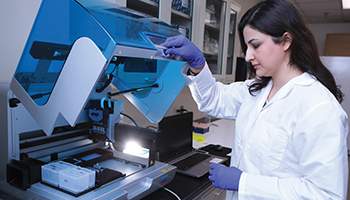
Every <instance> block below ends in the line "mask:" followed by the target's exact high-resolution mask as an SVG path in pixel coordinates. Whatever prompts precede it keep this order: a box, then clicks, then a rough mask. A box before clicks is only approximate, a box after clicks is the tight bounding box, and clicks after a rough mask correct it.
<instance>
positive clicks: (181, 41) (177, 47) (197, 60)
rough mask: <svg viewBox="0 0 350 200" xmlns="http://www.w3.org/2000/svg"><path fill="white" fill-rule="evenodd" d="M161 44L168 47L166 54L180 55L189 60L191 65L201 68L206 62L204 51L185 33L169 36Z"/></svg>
mask: <svg viewBox="0 0 350 200" xmlns="http://www.w3.org/2000/svg"><path fill="white" fill-rule="evenodd" d="M160 45H161V46H164V47H167V48H168V49H165V50H164V54H166V55H167V54H169V55H171V56H172V55H178V56H180V57H182V58H184V59H185V60H187V62H188V64H189V65H190V66H191V67H194V68H200V67H202V66H203V65H204V63H205V58H204V56H203V54H202V52H201V51H200V50H199V49H198V48H197V47H196V45H194V44H193V43H192V42H191V41H190V40H189V39H187V38H186V37H185V36H184V35H181V34H180V35H177V36H173V37H169V38H167V39H166V40H165V42H164V43H163V44H160Z"/></svg>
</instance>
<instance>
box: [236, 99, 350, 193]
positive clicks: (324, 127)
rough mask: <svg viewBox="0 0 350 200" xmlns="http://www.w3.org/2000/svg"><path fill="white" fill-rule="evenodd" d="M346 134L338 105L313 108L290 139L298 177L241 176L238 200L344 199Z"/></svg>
mask: <svg viewBox="0 0 350 200" xmlns="http://www.w3.org/2000/svg"><path fill="white" fill-rule="evenodd" d="M347 134H348V125H347V115H346V114H345V112H344V111H343V110H342V109H341V108H340V106H339V104H337V103H334V102H333V103H332V102H326V103H322V104H319V105H317V106H315V107H313V108H312V109H311V110H310V111H308V112H307V113H306V114H305V115H304V116H303V117H302V118H301V119H300V120H299V122H298V124H297V126H296V128H295V131H294V133H293V135H292V137H293V138H292V140H291V143H292V146H293V148H294V151H295V154H296V156H297V158H298V159H299V169H298V171H299V172H300V177H298V178H277V177H268V176H261V175H252V174H248V173H243V174H242V176H241V179H240V183H239V192H238V196H239V199H346V195H347V184H348V182H347V180H348V156H347V145H346V137H347Z"/></svg>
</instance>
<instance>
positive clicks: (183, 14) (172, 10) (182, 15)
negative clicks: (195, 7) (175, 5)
mask: <svg viewBox="0 0 350 200" xmlns="http://www.w3.org/2000/svg"><path fill="white" fill-rule="evenodd" d="M171 14H174V15H173V17H176V18H177V17H181V18H184V19H188V20H191V19H192V18H191V16H189V15H187V14H185V13H182V12H180V11H177V10H174V9H171Z"/></svg>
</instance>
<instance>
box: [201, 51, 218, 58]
mask: <svg viewBox="0 0 350 200" xmlns="http://www.w3.org/2000/svg"><path fill="white" fill-rule="evenodd" d="M203 54H205V55H208V56H216V57H217V56H218V53H213V52H209V51H203Z"/></svg>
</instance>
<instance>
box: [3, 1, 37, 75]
mask: <svg viewBox="0 0 350 200" xmlns="http://www.w3.org/2000/svg"><path fill="white" fill-rule="evenodd" d="M40 3H41V0H30V1H28V0H10V1H9V0H0V27H1V32H0V36H1V37H0V81H9V80H11V77H12V76H13V74H14V72H15V70H16V67H17V64H18V61H19V59H20V57H21V54H22V51H23V48H24V45H25V43H26V41H27V38H28V35H29V32H30V30H31V28H32V25H33V22H34V19H35V16H36V14H37V12H38V9H39V6H40Z"/></svg>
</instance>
